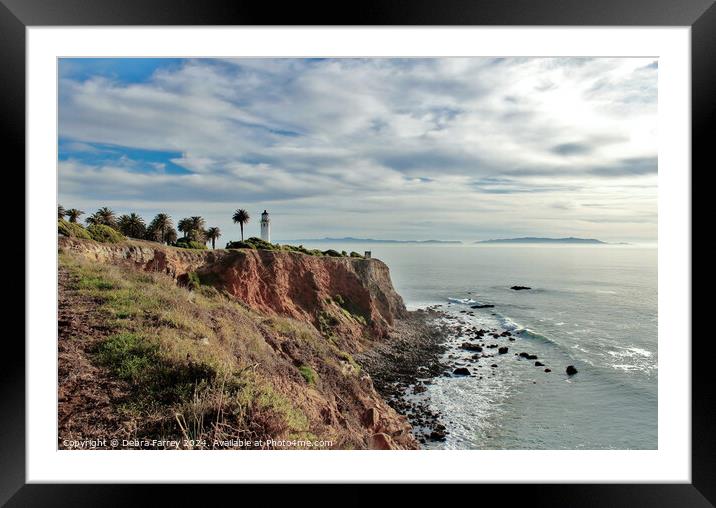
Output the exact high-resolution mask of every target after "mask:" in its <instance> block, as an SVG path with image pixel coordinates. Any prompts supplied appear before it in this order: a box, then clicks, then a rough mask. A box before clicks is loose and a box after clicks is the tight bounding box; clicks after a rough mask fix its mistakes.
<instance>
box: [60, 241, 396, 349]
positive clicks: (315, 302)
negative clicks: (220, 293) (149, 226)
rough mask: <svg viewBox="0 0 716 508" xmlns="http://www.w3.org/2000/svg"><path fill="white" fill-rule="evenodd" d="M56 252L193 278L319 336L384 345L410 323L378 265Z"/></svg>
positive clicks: (69, 246)
mask: <svg viewBox="0 0 716 508" xmlns="http://www.w3.org/2000/svg"><path fill="white" fill-rule="evenodd" d="M59 250H60V252H72V253H74V254H77V255H80V256H82V257H84V258H85V259H90V260H94V261H100V262H104V263H113V264H121V265H125V266H131V267H133V268H137V269H140V270H145V271H153V272H162V273H165V274H167V275H169V276H171V277H172V278H174V279H176V280H177V281H178V282H179V283H182V284H186V283H187V281H188V278H189V275H190V274H191V273H196V275H197V276H198V277H199V278H200V280H202V281H203V282H207V283H208V284H209V285H211V286H214V287H216V288H218V289H222V290H225V291H226V292H228V293H229V294H231V295H233V296H235V297H236V298H238V299H239V300H241V301H242V302H243V303H245V304H246V305H247V306H248V307H250V308H251V309H253V310H256V311H259V312H262V313H264V314H269V315H270V314H277V315H281V316H287V317H291V318H295V319H299V320H303V321H309V322H311V323H312V324H313V325H314V326H316V327H317V328H319V329H321V328H326V326H327V325H331V326H333V327H334V328H336V331H338V332H340V334H343V335H345V334H349V335H350V336H351V337H353V338H356V339H358V338H360V337H361V336H363V335H364V333H365V332H367V333H368V334H370V335H371V336H372V337H374V338H380V337H385V336H386V334H387V332H388V330H389V328H390V326H392V325H393V323H394V321H395V319H398V318H401V317H404V316H405V315H406V309H405V305H404V303H403V299H402V298H401V297H400V295H399V294H398V293H397V292H396V291H395V289H394V288H393V284H392V282H391V280H390V271H389V269H388V266H387V265H386V264H385V263H383V262H382V261H380V260H378V259H361V258H351V257H328V256H324V257H317V256H311V255H307V254H302V253H299V252H290V251H268V250H251V249H241V250H223V249H220V250H211V251H208V250H207V251H201V250H189V249H177V248H174V247H166V246H163V245H159V244H156V243H154V242H143V241H136V240H133V241H128V242H123V243H120V244H105V243H98V242H94V241H91V240H82V239H77V238H66V237H60V238H59ZM336 307H338V308H339V309H336ZM336 310H339V312H335V311H336ZM344 318H348V319H344ZM351 318H353V319H351Z"/></svg>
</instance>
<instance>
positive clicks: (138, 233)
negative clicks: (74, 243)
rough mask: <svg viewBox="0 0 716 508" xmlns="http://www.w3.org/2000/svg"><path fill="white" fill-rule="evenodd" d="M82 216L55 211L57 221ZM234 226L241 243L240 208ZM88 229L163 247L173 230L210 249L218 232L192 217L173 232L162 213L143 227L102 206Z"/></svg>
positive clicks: (243, 220)
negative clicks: (110, 230) (112, 231)
mask: <svg viewBox="0 0 716 508" xmlns="http://www.w3.org/2000/svg"><path fill="white" fill-rule="evenodd" d="M84 214H85V212H84V211H82V210H79V209H77V208H70V209H65V208H64V207H63V206H62V205H59V206H58V207H57V218H58V219H64V218H65V217H66V218H67V220H68V221H70V222H75V223H76V222H78V220H79V218H80V216H82V215H84ZM232 219H233V221H234V224H238V225H239V227H240V228H241V241H243V240H244V225H245V224H247V223H248V222H249V220H250V219H251V216H250V215H249V213H248V212H247V211H246V210H244V209H243V208H239V209H238V210H236V212H234V215H233V216H232ZM85 223H87V225H88V226H92V225H95V224H101V225H104V226H109V227H111V228H113V229H116V230H117V231H119V232H121V233H122V234H123V235H125V236H129V237H131V238H139V239H144V240H151V241H155V242H161V243H166V244H171V243H176V242H177V240H178V235H177V231H176V229H178V230H179V232H181V233H183V235H184V236H183V238H184V239H185V240H186V241H188V242H199V243H207V242H211V248H212V249H215V248H216V240H218V239H219V237H220V236H221V230H220V229H219V228H218V227H215V226H212V227H209V228H207V227H206V220H204V218H203V217H201V216H198V215H195V216H192V217H185V218H183V219H181V220H180V221H179V222H178V223H177V228H176V229H174V221H173V220H172V218H171V217H170V216H169V215H168V214H166V213H158V214H157V215H156V216H155V217H154V218H153V219H152V221H151V222H150V223H149V225H147V224H146V223H145V221H144V219H143V218H142V217H141V216H139V215H138V214H136V213H134V212H132V213H129V214H124V215H121V216H119V217H117V215H116V214H115V212H114V211H113V210H112V209H110V208H108V207H106V206H103V207H102V208H100V209H98V210H97V211H96V212H95V213H93V214H92V215H90V216H88V217H87V218H86V219H85Z"/></svg>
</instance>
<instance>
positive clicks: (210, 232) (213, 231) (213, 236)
mask: <svg viewBox="0 0 716 508" xmlns="http://www.w3.org/2000/svg"><path fill="white" fill-rule="evenodd" d="M205 235H206V239H207V240H211V248H212V249H215V248H216V240H218V239H219V237H220V236H221V230H220V229H219V228H217V227H211V228H209V229H207V230H206V233H205Z"/></svg>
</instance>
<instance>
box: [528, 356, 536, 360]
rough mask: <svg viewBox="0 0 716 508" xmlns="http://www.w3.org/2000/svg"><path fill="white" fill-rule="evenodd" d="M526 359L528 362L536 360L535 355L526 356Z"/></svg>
mask: <svg viewBox="0 0 716 508" xmlns="http://www.w3.org/2000/svg"><path fill="white" fill-rule="evenodd" d="M526 358H527V359H528V360H536V359H537V355H527V356H526Z"/></svg>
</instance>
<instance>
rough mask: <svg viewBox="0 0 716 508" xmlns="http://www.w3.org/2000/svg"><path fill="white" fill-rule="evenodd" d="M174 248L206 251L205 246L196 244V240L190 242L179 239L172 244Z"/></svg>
mask: <svg viewBox="0 0 716 508" xmlns="http://www.w3.org/2000/svg"><path fill="white" fill-rule="evenodd" d="M174 247H180V248H182V249H199V250H202V249H206V244H205V243H201V242H197V241H196V240H190V239H188V238H179V239H178V240H177V241H176V242H174Z"/></svg>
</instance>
